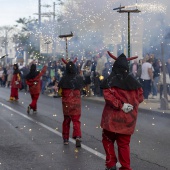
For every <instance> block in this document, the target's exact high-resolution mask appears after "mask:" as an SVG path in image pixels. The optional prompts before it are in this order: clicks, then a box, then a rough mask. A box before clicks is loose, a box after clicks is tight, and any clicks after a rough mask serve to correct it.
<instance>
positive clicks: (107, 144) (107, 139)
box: [102, 130, 132, 170]
mask: <svg viewBox="0 0 170 170" xmlns="http://www.w3.org/2000/svg"><path fill="white" fill-rule="evenodd" d="M102 137H103V139H102V142H103V146H104V149H105V152H106V167H107V168H111V167H113V166H115V165H116V163H117V158H116V154H115V150H114V143H115V141H116V143H117V146H118V158H119V162H120V164H121V165H122V166H121V167H120V168H119V170H132V169H131V167H130V146H129V145H130V139H131V135H124V134H118V133H114V132H110V131H107V130H103V134H102Z"/></svg>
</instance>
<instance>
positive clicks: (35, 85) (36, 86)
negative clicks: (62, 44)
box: [26, 64, 47, 114]
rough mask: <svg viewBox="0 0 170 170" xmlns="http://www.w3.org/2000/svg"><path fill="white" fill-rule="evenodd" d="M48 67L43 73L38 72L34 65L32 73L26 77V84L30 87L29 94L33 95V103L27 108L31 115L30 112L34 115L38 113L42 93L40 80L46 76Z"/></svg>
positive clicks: (44, 68)
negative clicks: (38, 103) (38, 102)
mask: <svg viewBox="0 0 170 170" xmlns="http://www.w3.org/2000/svg"><path fill="white" fill-rule="evenodd" d="M46 70H47V66H44V67H43V69H42V70H41V72H39V71H37V69H36V64H32V65H31V68H30V72H29V73H28V74H27V75H26V83H27V85H28V86H29V92H30V95H31V99H32V102H31V103H30V104H29V106H28V108H27V113H28V114H29V113H30V110H31V109H32V110H33V113H36V112H37V101H38V98H39V95H40V91H41V83H40V78H41V76H42V75H43V74H45V72H46Z"/></svg>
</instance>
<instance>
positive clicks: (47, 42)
mask: <svg viewBox="0 0 170 170" xmlns="http://www.w3.org/2000/svg"><path fill="white" fill-rule="evenodd" d="M50 43H51V41H50V40H47V41H46V42H45V43H44V44H46V45H47V57H48V47H49V44H50Z"/></svg>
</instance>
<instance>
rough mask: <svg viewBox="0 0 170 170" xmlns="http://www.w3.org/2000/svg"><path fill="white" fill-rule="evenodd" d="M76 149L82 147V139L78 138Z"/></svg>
mask: <svg viewBox="0 0 170 170" xmlns="http://www.w3.org/2000/svg"><path fill="white" fill-rule="evenodd" d="M76 147H77V148H79V147H81V139H80V138H76Z"/></svg>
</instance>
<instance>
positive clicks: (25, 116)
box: [0, 102, 105, 160]
mask: <svg viewBox="0 0 170 170" xmlns="http://www.w3.org/2000/svg"><path fill="white" fill-rule="evenodd" d="M0 104H1V105H2V106H3V107H5V108H6V109H9V110H11V111H13V112H15V113H17V114H18V115H20V116H22V117H24V118H26V119H28V120H30V121H32V122H34V123H36V124H38V125H39V126H41V127H43V128H45V129H47V130H49V131H50V132H53V133H55V134H56V135H58V136H60V137H62V133H60V132H58V131H56V130H54V129H52V128H51V127H49V126H47V125H45V124H43V123H41V122H38V121H36V120H34V119H32V118H31V117H29V116H27V115H25V114H23V113H21V112H19V111H17V110H15V109H13V108H11V107H10V106H8V105H5V104H3V103H1V102H0ZM69 141H70V142H72V143H73V144H75V140H74V139H72V138H69ZM81 148H83V149H85V150H86V151H88V152H90V153H92V154H94V155H96V156H98V157H100V158H102V159H104V160H105V155H103V154H102V153H100V152H97V151H95V150H94V149H92V148H90V147H88V146H86V145H83V144H81Z"/></svg>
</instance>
